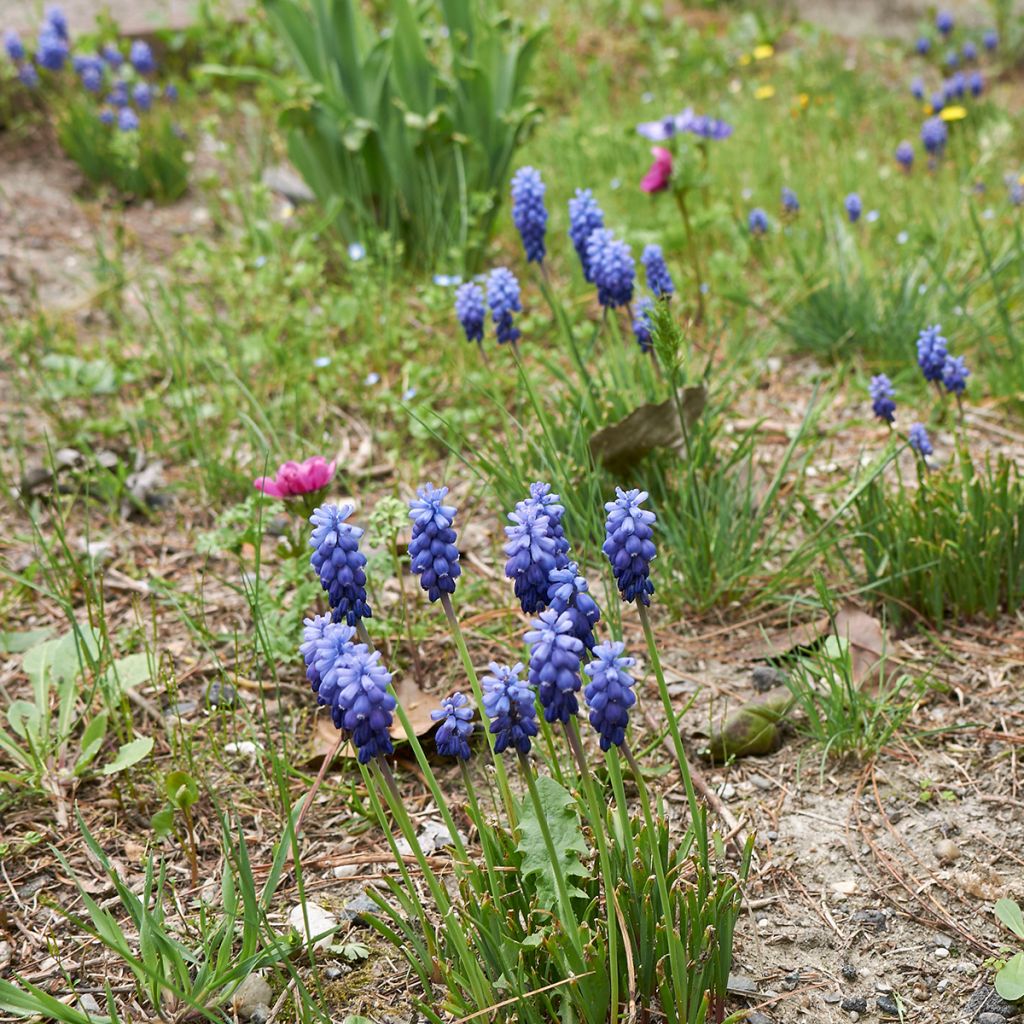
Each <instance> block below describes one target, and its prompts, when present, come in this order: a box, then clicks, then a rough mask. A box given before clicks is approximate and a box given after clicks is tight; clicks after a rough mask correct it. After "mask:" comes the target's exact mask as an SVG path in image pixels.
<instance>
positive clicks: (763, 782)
mask: <svg viewBox="0 0 1024 1024" xmlns="http://www.w3.org/2000/svg"><path fill="white" fill-rule="evenodd" d="M748 781H749V782H750V784H751V785H752V786H756V787H757V788H758V789H760V790H763V791H764V792H766V793H767V792H768V791H769V790H772V789H774V788H775V783H774V782H772V780H771V779H766V778H765V777H764V776H763V775H751V776H750V777H749V780H748ZM749 1019H750V1018H749V1017H748V1018H747V1020H749Z"/></svg>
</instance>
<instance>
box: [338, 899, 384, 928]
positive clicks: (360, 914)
mask: <svg viewBox="0 0 1024 1024" xmlns="http://www.w3.org/2000/svg"><path fill="white" fill-rule="evenodd" d="M379 913H380V907H378V906H377V904H376V903H374V902H373V900H371V899H370V897H369V896H367V895H366V893H365V892H362V893H360V894H359V895H358V896H356V898H355V899H352V900H349V901H348V903H346V904H345V906H343V907H342V908H341V912H340V914H339V915H338V916H339V917H340V918H341V920H342V921H351V922H353V923H354V924H366V917H365V916H364V915H366V914H379Z"/></svg>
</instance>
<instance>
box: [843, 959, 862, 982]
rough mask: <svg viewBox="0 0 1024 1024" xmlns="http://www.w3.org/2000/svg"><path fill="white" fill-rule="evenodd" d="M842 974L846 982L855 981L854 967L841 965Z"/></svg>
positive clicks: (855, 972) (855, 970)
mask: <svg viewBox="0 0 1024 1024" xmlns="http://www.w3.org/2000/svg"><path fill="white" fill-rule="evenodd" d="M842 974H843V977H844V978H845V979H846V980H847V981H856V980H857V976H858V975H857V968H856V967H854V966H853V964H849V963H847V964H843V968H842Z"/></svg>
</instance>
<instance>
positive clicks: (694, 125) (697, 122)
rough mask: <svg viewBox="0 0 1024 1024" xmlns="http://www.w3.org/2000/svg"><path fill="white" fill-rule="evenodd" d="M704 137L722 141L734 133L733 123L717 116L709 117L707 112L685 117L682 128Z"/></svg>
mask: <svg viewBox="0 0 1024 1024" xmlns="http://www.w3.org/2000/svg"><path fill="white" fill-rule="evenodd" d="M682 130H683V131H688V132H690V133H691V134H693V135H697V136H699V137H700V138H702V139H710V140H712V141H715V142H720V141H721V140H722V139H727V138H729V136H730V135H732V125H731V124H729V123H728V122H726V121H720V120H718V118H715V117H708V115H707V114H694V115H692V116H691V117H689V118H687V119H685V124H684V127H683V129H682Z"/></svg>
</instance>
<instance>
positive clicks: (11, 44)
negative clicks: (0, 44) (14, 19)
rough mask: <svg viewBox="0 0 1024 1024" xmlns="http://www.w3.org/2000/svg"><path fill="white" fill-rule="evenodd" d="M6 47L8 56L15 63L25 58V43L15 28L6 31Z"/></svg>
mask: <svg viewBox="0 0 1024 1024" xmlns="http://www.w3.org/2000/svg"><path fill="white" fill-rule="evenodd" d="M4 49H5V50H6V51H7V56H8V57H10V58H11V60H13V61H14V62H15V63H17V62H18V61H22V60H24V59H25V44H24V43H23V42H22V41H21V36H19V35H18V33H17V32H15V31H14V29H13V28H9V29H7V30H6V31H5V32H4Z"/></svg>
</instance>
